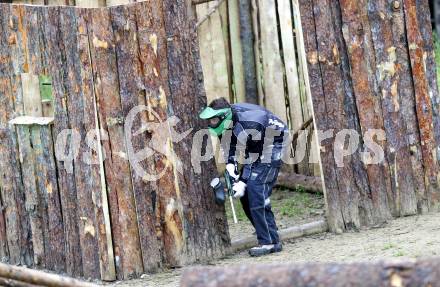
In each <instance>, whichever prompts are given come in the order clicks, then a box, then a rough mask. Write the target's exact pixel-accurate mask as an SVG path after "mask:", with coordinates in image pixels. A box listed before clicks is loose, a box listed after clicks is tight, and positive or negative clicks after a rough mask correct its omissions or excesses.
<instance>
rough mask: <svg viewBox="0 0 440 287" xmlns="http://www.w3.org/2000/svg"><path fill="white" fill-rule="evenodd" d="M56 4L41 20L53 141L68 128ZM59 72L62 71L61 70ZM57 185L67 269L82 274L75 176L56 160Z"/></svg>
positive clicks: (74, 273) (69, 272)
mask: <svg viewBox="0 0 440 287" xmlns="http://www.w3.org/2000/svg"><path fill="white" fill-rule="evenodd" d="M59 9H60V8H58V7H49V8H46V9H44V13H43V15H42V21H43V22H44V23H46V25H45V26H44V37H45V39H46V41H47V51H48V53H47V55H48V57H47V61H48V66H49V72H50V75H51V77H52V88H53V96H54V109H55V121H54V127H53V136H54V141H56V140H57V136H58V135H59V134H60V132H61V131H63V130H65V129H69V128H70V124H69V118H68V110H67V98H66V95H67V90H66V87H65V85H64V84H65V81H66V80H67V71H68V69H67V64H66V62H65V61H64V59H65V55H64V54H63V53H64V44H63V43H64V41H63V37H62V35H61V31H60V25H61V23H60V12H59ZM60 71H62V72H60ZM56 166H57V172H58V184H59V193H60V201H61V207H62V214H63V225H64V234H65V240H66V244H65V258H66V267H65V268H66V272H67V273H68V274H70V275H73V276H81V275H82V262H81V261H82V254H81V247H80V237H79V230H78V223H79V218H78V215H77V212H78V206H77V197H76V186H75V177H74V174H73V173H69V172H68V170H67V166H66V165H65V162H63V161H60V160H57V162H56Z"/></svg>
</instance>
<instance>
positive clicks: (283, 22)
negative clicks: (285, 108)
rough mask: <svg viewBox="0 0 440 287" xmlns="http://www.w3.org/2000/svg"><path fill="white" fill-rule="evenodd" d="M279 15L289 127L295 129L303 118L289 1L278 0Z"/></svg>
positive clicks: (299, 126)
mask: <svg viewBox="0 0 440 287" xmlns="http://www.w3.org/2000/svg"><path fill="white" fill-rule="evenodd" d="M278 14H279V16H280V31H281V41H282V44H283V56H284V57H283V58H284V66H285V69H286V82H287V89H288V95H289V112H290V127H291V129H292V130H294V131H296V130H298V129H299V128H301V126H302V124H303V122H304V120H303V116H302V110H301V99H300V90H299V77H298V69H297V61H296V51H295V42H294V39H293V25H292V14H291V6H290V1H288V0H279V1H278Z"/></svg>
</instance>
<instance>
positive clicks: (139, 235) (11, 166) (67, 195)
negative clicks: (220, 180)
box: [0, 0, 229, 280]
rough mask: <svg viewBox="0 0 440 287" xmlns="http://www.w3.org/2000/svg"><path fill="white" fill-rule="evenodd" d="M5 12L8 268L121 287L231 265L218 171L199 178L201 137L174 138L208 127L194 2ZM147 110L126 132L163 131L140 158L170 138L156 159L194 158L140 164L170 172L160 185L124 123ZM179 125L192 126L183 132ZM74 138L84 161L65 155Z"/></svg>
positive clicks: (2, 188) (2, 153) (1, 142)
mask: <svg viewBox="0 0 440 287" xmlns="http://www.w3.org/2000/svg"><path fill="white" fill-rule="evenodd" d="M0 9H1V10H0V21H1V25H0V38H1V44H0V103H1V107H2V108H1V109H0V204H1V209H0V210H1V212H0V259H1V260H2V261H4V262H8V263H11V264H23V265H27V266H31V267H34V268H45V269H49V270H54V271H57V272H66V273H68V274H69V275H73V276H84V277H86V278H101V279H103V280H115V279H116V278H120V279H122V278H132V277H137V276H139V275H140V274H142V273H144V272H154V271H156V270H158V269H160V268H161V267H163V266H181V265H184V264H188V263H191V262H195V261H200V260H205V259H208V258H213V257H217V256H221V255H223V254H224V252H225V248H226V246H228V244H229V236H228V231H227V223H226V219H225V215H224V209H223V208H222V207H219V206H217V205H215V203H214V199H213V194H212V192H211V190H210V186H209V180H210V179H211V176H212V175H213V174H215V172H216V170H215V164H214V162H213V161H210V162H205V163H202V171H203V172H202V174H196V173H195V172H194V171H193V169H192V168H191V158H190V156H191V146H192V133H191V134H190V135H189V136H187V137H186V138H185V139H183V140H182V141H181V142H178V143H173V142H172V140H171V135H170V132H169V131H170V130H172V129H176V130H177V131H179V132H185V131H187V130H189V129H191V128H192V129H193V131H194V132H195V131H197V130H199V129H200V128H202V123H201V122H199V121H198V120H197V118H196V117H194V116H193V115H194V114H197V113H198V112H199V111H200V110H201V109H202V107H203V106H205V105H206V97H205V94H204V90H203V76H202V71H201V66H200V63H199V60H198V59H199V58H198V43H197V38H196V34H195V32H194V23H193V21H191V20H190V18H189V17H187V8H186V4H185V2H184V1H175V0H172V1H168V0H166V1H160V2H159V1H146V2H141V3H136V4H131V5H128V6H115V7H112V8H91V9H85V8H75V7H44V6H25V5H9V4H0ZM176 31H179V32H178V33H176ZM169 67H172V68H169ZM42 78H49V79H51V90H52V96H53V107H54V113H53V115H50V114H49V115H47V114H45V113H46V110H45V109H44V108H43V104H44V103H42V95H44V94H45V93H46V92H45V91H44V89H42V88H40V89H39V85H38V84H39V79H42ZM46 88H47V87H46ZM40 93H41V95H40ZM45 103H46V102H45ZM137 105H146V106H147V107H148V111H149V112H147V111H144V112H143V113H141V114H140V116H138V117H140V118H141V119H136V120H135V121H134V126H133V130H132V131H127V132H130V133H131V134H133V133H134V132H136V130H138V129H139V128H140V126H141V122H143V123H145V122H146V121H149V122H151V121H152V122H155V123H157V124H158V125H159V127H160V128H159V129H157V130H149V131H148V132H144V133H142V134H141V135H138V136H134V137H133V147H134V149H135V151H138V150H140V149H142V148H144V147H146V146H148V145H149V143H153V142H154V140H155V139H156V140H157V139H163V140H164V142H163V143H162V142H161V143H162V146H160V147H156V149H159V150H160V149H161V148H163V149H165V150H167V151H168V153H167V154H168V155H175V156H177V158H179V159H180V160H181V162H182V166H177V162H176V161H175V160H174V157H172V158H170V157H166V156H164V155H161V154H160V153H157V154H156V155H154V156H152V157H149V158H147V159H146V160H145V161H143V162H141V163H140V165H141V166H142V167H144V168H145V169H146V170H147V171H149V172H152V171H155V170H157V171H159V172H161V171H164V174H165V175H164V176H163V177H162V178H161V179H160V180H158V181H157V182H154V181H146V180H143V179H142V178H141V177H139V176H138V175H137V174H136V173H135V171H134V170H133V168H132V165H130V163H129V161H128V158H127V153H128V151H127V145H126V138H125V136H124V132H126V131H125V130H124V129H125V126H124V119H125V117H126V116H127V114H128V113H129V112H130V110H131V109H132V108H133V107H135V106H137ZM152 112H155V114H156V115H157V116H156V117H154V114H153V113H152ZM20 116H32V117H33V118H32V119H33V121H34V122H33V124H31V123H29V122H24V121H23V118H19V117H20ZM42 116H46V117H42ZM48 116H49V118H48ZM50 116H53V117H54V118H53V120H51V118H50ZM169 116H177V117H178V118H180V119H181V121H180V122H179V123H178V125H176V126H173V124H172V123H168V122H167V121H166V120H167V117H169ZM17 118H19V119H21V121H17ZM14 119H16V122H15V125H12V124H11V120H14ZM159 120H160V121H161V122H162V123H160V122H159ZM98 128H100V129H101V132H100V133H97V132H96V131H97V129H98ZM65 129H68V130H71V131H70V132H69V133H70V134H71V138H72V139H73V140H72V141H73V142H75V141H79V142H78V143H79V153H78V156H77V157H76V158H75V159H74V160H73V161H66V160H63V159H62V158H60V157H55V151H54V149H55V147H56V146H57V138H58V136H59V134H60V133H61V132H63V130H65ZM98 134H99V135H98ZM86 140H89V141H90V142H92V143H93V144H92V146H94V147H95V148H94V149H90V148H89V146H88V145H86ZM156 145H157V143H156ZM62 149H64V150H66V154H68V153H69V152H71V151H72V148H71V146H69V145H64V146H62ZM87 157H88V158H89V160H91V161H92V162H93V164H88V163H86V162H87V160H86V158H87ZM104 157H105V158H104ZM100 159H104V160H103V161H101V160H100ZM179 169H183V170H184V173H180V172H179Z"/></svg>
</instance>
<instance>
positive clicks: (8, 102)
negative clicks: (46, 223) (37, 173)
mask: <svg viewBox="0 0 440 287" xmlns="http://www.w3.org/2000/svg"><path fill="white" fill-rule="evenodd" d="M10 7H11V6H10V5H8V4H1V5H0V12H1V17H0V19H1V25H0V37H1V38H2V45H0V59H1V60H0V75H1V78H0V94H1V97H0V101H1V106H2V107H3V108H2V109H1V110H0V119H1V120H0V121H1V129H2V137H1V144H0V171H1V192H2V200H3V204H5V208H4V210H3V212H4V216H5V221H6V225H7V226H8V229H7V234H6V235H7V240H8V241H7V245H8V249H9V250H8V251H9V262H10V263H11V264H20V263H23V264H29V265H30V264H32V253H31V250H30V249H29V246H30V245H31V244H30V243H29V240H28V238H29V237H28V235H29V234H30V231H29V230H30V228H29V221H28V218H27V216H26V214H25V210H24V204H23V202H24V192H23V186H22V182H21V170H20V166H19V156H18V148H17V139H16V131H15V128H14V127H12V128H10V127H9V124H8V122H9V120H11V119H12V118H13V117H14V116H15V113H14V97H17V96H15V95H14V92H13V81H14V84H15V79H12V78H11V77H10V75H11V74H12V69H13V66H12V62H13V60H12V59H11V54H13V53H15V51H16V41H15V39H16V37H15V34H14V32H13V30H12V29H13V28H14V27H15V26H14V24H15V23H16V22H14V19H13V17H12V15H11V11H10ZM8 39H9V40H8ZM11 79H12V80H11Z"/></svg>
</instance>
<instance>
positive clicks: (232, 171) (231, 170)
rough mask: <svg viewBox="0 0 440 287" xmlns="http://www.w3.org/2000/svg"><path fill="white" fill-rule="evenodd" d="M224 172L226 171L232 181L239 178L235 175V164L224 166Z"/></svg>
mask: <svg viewBox="0 0 440 287" xmlns="http://www.w3.org/2000/svg"><path fill="white" fill-rule="evenodd" d="M226 170H227V171H228V173H229V175H230V176H231V177H232V178H233V179H234V180H238V178H239V177H240V175H239V174H238V173H237V169H236V168H235V164H233V163H228V164H227V165H226Z"/></svg>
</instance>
